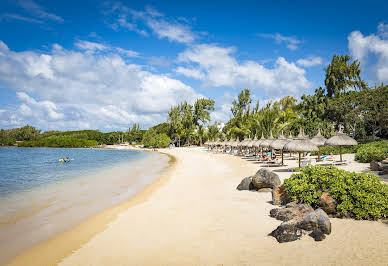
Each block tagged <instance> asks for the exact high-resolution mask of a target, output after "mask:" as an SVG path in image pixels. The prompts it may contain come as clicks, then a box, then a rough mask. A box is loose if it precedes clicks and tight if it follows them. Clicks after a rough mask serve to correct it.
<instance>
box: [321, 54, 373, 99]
mask: <svg viewBox="0 0 388 266" xmlns="http://www.w3.org/2000/svg"><path fill="white" fill-rule="evenodd" d="M351 60H352V58H351V57H350V56H349V55H334V56H333V58H332V60H331V63H330V64H329V66H328V67H327V68H326V69H325V72H326V78H325V86H326V89H327V95H328V96H329V97H330V98H331V97H338V96H339V95H340V94H341V93H344V92H346V91H348V90H349V89H355V90H356V89H365V88H367V84H366V83H365V82H364V81H363V80H362V79H361V69H360V62H359V61H358V60H354V61H353V62H351Z"/></svg>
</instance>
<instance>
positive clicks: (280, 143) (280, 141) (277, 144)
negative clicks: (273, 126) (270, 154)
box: [269, 133, 289, 150]
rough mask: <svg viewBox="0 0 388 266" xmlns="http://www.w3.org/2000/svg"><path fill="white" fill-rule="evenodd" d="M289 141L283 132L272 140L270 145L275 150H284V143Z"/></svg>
mask: <svg viewBox="0 0 388 266" xmlns="http://www.w3.org/2000/svg"><path fill="white" fill-rule="evenodd" d="M288 142H289V140H287V139H286V138H285V137H284V136H283V133H282V134H281V135H280V136H279V137H278V138H277V139H275V140H274V141H272V142H271V144H270V145H269V147H270V148H271V149H274V150H283V147H284V145H286V144H287V143H288Z"/></svg>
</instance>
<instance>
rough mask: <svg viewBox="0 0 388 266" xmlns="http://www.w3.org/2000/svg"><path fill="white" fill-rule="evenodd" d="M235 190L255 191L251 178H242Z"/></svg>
mask: <svg viewBox="0 0 388 266" xmlns="http://www.w3.org/2000/svg"><path fill="white" fill-rule="evenodd" d="M237 190H257V189H256V188H255V186H254V185H253V183H252V176H249V177H246V178H244V179H243V180H242V181H241V183H240V184H239V185H238V186H237Z"/></svg>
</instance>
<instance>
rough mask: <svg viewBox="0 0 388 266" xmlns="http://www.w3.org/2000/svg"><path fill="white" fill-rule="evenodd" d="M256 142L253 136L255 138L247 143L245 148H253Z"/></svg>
mask: <svg viewBox="0 0 388 266" xmlns="http://www.w3.org/2000/svg"><path fill="white" fill-rule="evenodd" d="M256 141H257V137H256V136H255V138H254V139H253V140H251V141H249V142H248V144H247V147H248V148H252V147H253V144H254V143H255V142H256Z"/></svg>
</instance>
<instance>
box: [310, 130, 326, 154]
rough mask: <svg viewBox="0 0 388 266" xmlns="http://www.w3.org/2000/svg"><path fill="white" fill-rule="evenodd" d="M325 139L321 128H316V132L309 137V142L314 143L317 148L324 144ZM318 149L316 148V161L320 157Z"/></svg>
mask: <svg viewBox="0 0 388 266" xmlns="http://www.w3.org/2000/svg"><path fill="white" fill-rule="evenodd" d="M326 140H327V138H325V137H324V136H322V135H321V129H320V128H318V134H317V135H316V136H315V137H313V138H312V139H311V142H312V143H314V144H315V145H317V146H318V148H319V147H321V146H324V145H325V142H326ZM319 151H320V150H318V161H319V160H320V157H321V156H320V154H319Z"/></svg>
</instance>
